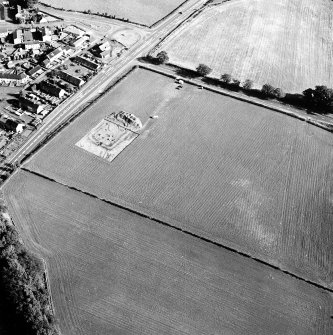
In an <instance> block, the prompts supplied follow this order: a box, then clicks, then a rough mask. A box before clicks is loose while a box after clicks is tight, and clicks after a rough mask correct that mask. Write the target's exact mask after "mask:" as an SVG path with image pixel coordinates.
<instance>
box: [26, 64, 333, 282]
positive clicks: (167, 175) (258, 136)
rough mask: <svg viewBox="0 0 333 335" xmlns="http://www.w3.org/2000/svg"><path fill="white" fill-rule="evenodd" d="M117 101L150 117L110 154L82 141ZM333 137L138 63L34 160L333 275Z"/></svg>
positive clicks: (47, 171) (152, 211) (144, 209)
mask: <svg viewBox="0 0 333 335" xmlns="http://www.w3.org/2000/svg"><path fill="white" fill-rule="evenodd" d="M138 83H140V84H138ZM120 110H124V111H126V112H129V113H133V114H134V115H136V116H137V117H138V118H139V119H140V120H141V121H142V124H143V129H142V132H141V134H140V135H139V136H138V137H137V138H136V139H135V140H134V141H133V142H132V143H131V144H130V145H129V146H128V147H126V149H125V150H123V151H122V152H121V153H120V154H119V155H118V156H117V158H116V159H114V160H113V161H112V162H111V163H110V162H107V161H106V160H103V159H100V158H99V157H97V156H95V155H93V154H90V153H88V152H87V151H85V150H83V149H81V148H79V147H77V146H76V145H75V144H76V143H77V142H78V141H79V140H80V139H81V138H82V137H83V136H85V135H86V134H87V133H88V132H89V131H90V130H91V129H93V128H94V127H95V126H96V124H98V122H100V120H101V119H102V118H103V117H104V116H105V115H108V114H110V113H112V112H117V111H120ZM149 115H155V116H158V118H155V119H151V118H149ZM332 146H333V140H332V134H330V133H328V132H326V131H324V130H322V129H319V128H317V127H315V126H311V125H309V124H307V123H305V122H301V121H299V120H296V119H293V118H291V117H288V116H285V115H282V114H279V113H276V112H272V111H270V110H266V109H264V108H260V107H257V106H254V105H251V104H248V103H244V102H241V101H238V100H235V99H232V98H229V97H226V96H222V95H219V94H215V93H212V92H209V91H207V90H199V89H198V88H197V87H196V86H192V85H185V86H184V88H182V89H181V90H177V89H176V85H175V84H174V82H173V80H172V79H171V78H167V77H165V76H162V75H159V74H156V73H153V72H151V71H147V70H142V69H140V70H137V71H135V72H134V73H132V74H131V75H130V76H129V77H128V78H127V79H125V80H124V81H122V82H121V83H120V84H119V85H118V86H116V87H115V88H113V89H112V90H111V91H110V92H109V93H108V94H107V95H106V96H104V97H103V98H102V99H101V100H100V101H99V102H98V103H97V104H95V105H94V106H93V107H91V108H90V110H88V111H87V112H86V113H85V114H83V115H82V116H81V117H80V118H79V119H78V120H76V121H75V122H74V123H73V124H72V125H70V126H68V127H67V128H66V129H65V130H63V131H62V132H61V133H60V134H59V135H58V136H56V137H55V138H54V140H52V141H51V142H50V143H49V144H48V145H47V146H46V147H45V148H43V149H42V150H40V151H39V152H38V153H37V154H36V155H35V156H34V157H33V159H32V160H30V161H29V162H28V163H27V164H26V167H27V168H28V169H30V170H33V171H35V172H37V173H39V174H42V175H45V176H47V177H49V178H52V179H55V180H57V181H58V182H60V183H63V184H66V185H70V186H73V187H75V188H77V189H80V190H84V191H87V192H90V193H91V194H94V195H96V196H98V197H100V198H103V199H107V200H109V201H111V202H115V203H117V204H120V205H122V206H125V207H127V208H131V209H133V210H135V211H138V212H141V213H144V214H145V215H147V216H149V217H154V218H156V219H159V220H162V221H164V222H167V223H169V224H172V225H174V226H177V227H180V228H182V229H185V230H188V231H190V232H192V233H194V234H197V235H200V236H203V237H205V238H207V239H210V240H212V241H215V242H218V243H220V244H223V245H226V246H228V247H231V248H234V249H236V250H238V251H241V252H244V253H247V254H250V255H251V256H254V257H258V258H260V259H262V260H265V261H266V262H269V263H271V264H274V265H276V266H279V267H281V268H283V269H286V270H288V271H290V272H293V273H295V274H297V275H299V276H302V277H304V278H306V279H310V280H313V281H316V282H317V283H320V284H322V285H325V286H329V287H332V281H333V266H332V264H333V249H332V247H331V246H332V241H333V227H332V224H331V223H332V221H333V211H332V192H333V184H332V178H331V173H332V166H333V151H332Z"/></svg>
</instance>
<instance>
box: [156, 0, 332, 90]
mask: <svg viewBox="0 0 333 335" xmlns="http://www.w3.org/2000/svg"><path fill="white" fill-rule="evenodd" d="M332 22H333V2H332V1H329V0H316V1H313V0H274V1H271V0H251V1H248V0H237V1H231V2H226V3H224V4H222V5H220V6H215V7H213V8H211V9H208V10H206V11H205V12H203V13H202V14H201V15H199V16H198V17H197V18H196V19H194V20H193V21H192V22H190V23H189V24H187V25H185V26H184V28H183V29H182V30H181V32H180V33H179V34H176V35H173V36H174V37H173V38H171V39H170V40H168V41H167V42H166V43H165V44H164V45H163V46H162V47H161V48H162V49H164V50H166V51H167V52H168V54H169V56H170V61H171V62H172V63H175V64H178V65H181V66H185V67H189V68H192V69H194V68H196V66H197V65H198V64H199V63H205V64H207V65H209V66H210V67H212V69H213V73H212V74H213V75H214V76H217V77H220V76H221V74H223V73H230V74H231V75H232V76H233V77H234V78H237V79H239V80H242V81H244V80H246V79H252V80H253V81H254V82H255V84H256V86H257V87H261V86H262V85H263V84H265V83H267V82H268V83H271V84H272V85H273V86H275V87H281V88H282V89H283V90H285V91H287V92H290V93H301V92H302V91H303V90H305V89H306V88H309V87H313V86H314V85H321V84H323V85H327V86H332V79H333V77H332V73H333V65H332V64H333V63H332V56H333V43H332V31H333V25H332Z"/></svg>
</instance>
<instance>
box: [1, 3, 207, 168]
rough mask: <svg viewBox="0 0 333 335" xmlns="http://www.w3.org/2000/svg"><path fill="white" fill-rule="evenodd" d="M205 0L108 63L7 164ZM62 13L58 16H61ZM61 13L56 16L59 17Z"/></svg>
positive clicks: (100, 90) (94, 94)
mask: <svg viewBox="0 0 333 335" xmlns="http://www.w3.org/2000/svg"><path fill="white" fill-rule="evenodd" d="M205 2H206V0H190V1H189V2H187V3H186V4H185V5H184V8H182V9H181V12H182V14H179V13H178V12H176V13H175V14H173V15H171V16H170V17H168V18H167V19H166V20H165V21H162V22H161V24H159V25H158V26H157V27H155V28H154V29H152V30H151V33H150V35H147V36H146V38H145V39H143V40H141V43H138V44H136V45H135V46H134V47H132V48H131V49H130V50H128V51H127V52H126V53H124V54H123V55H122V56H121V58H119V59H117V60H115V61H114V62H111V63H110V64H109V65H107V66H106V67H105V68H104V69H103V70H102V71H101V72H99V74H97V75H96V76H95V77H94V78H92V79H91V80H90V81H89V82H88V83H87V84H86V85H85V86H84V87H83V88H82V89H81V90H80V91H79V92H78V93H76V94H75V95H74V96H72V97H70V98H69V99H67V100H66V101H65V102H64V103H62V104H61V105H60V106H59V107H57V108H56V109H54V110H53V112H52V113H51V114H50V115H49V116H47V117H46V119H45V121H44V124H43V125H42V126H41V127H40V128H39V129H38V130H37V131H36V132H35V133H33V134H32V135H31V137H30V138H29V139H28V140H27V142H25V143H24V145H22V146H21V147H20V148H19V149H18V150H17V151H16V152H15V153H14V154H13V155H12V156H10V157H9V158H8V160H7V162H8V163H15V162H21V161H22V159H23V158H24V157H25V156H26V155H27V154H28V153H29V152H31V151H32V150H33V149H34V148H35V147H36V146H37V145H38V143H40V142H41V141H42V140H43V139H44V138H45V137H46V136H47V135H48V134H49V133H51V132H53V131H54V130H55V129H56V128H57V127H58V126H59V125H60V124H62V123H64V122H65V121H66V120H67V119H68V118H69V117H70V116H71V115H73V114H75V113H77V112H78V111H79V110H80V109H82V108H83V106H84V105H85V104H86V103H87V102H88V101H90V100H93V99H94V98H96V97H97V95H99V94H100V93H101V92H102V91H103V90H105V88H106V87H107V86H109V85H110V83H111V82H112V81H113V80H114V79H115V78H117V77H118V76H119V75H120V74H122V73H124V72H125V71H126V70H128V69H130V68H131V67H132V66H133V65H134V61H135V60H136V58H138V57H140V56H143V55H146V54H147V53H148V51H149V50H150V49H151V48H152V47H153V46H154V45H156V44H157V43H158V42H159V41H160V40H161V39H162V38H163V37H164V36H165V35H166V34H168V33H169V32H170V31H172V30H173V29H174V28H175V27H177V25H179V24H180V23H181V22H182V21H184V20H186V18H187V17H189V16H190V15H191V14H192V13H193V11H195V10H196V9H197V8H199V7H200V6H201V5H203V4H204V3H205ZM60 13H61V12H60ZM60 13H58V15H59V16H60Z"/></svg>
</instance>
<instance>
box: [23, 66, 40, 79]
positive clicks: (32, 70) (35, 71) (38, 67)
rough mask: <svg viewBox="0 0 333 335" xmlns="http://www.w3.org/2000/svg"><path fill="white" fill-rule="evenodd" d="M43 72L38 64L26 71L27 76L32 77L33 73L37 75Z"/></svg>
mask: <svg viewBox="0 0 333 335" xmlns="http://www.w3.org/2000/svg"><path fill="white" fill-rule="evenodd" d="M42 73H43V69H42V67H41V66H40V65H37V66H35V67H34V68H32V69H31V70H30V71H28V72H27V74H28V76H30V77H32V76H34V75H39V74H42Z"/></svg>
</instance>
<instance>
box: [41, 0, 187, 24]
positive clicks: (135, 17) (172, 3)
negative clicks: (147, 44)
mask: <svg viewBox="0 0 333 335" xmlns="http://www.w3.org/2000/svg"><path fill="white" fill-rule="evenodd" d="M184 1H185V0H168V1H165V0H153V1H152V0H108V1H106V0H95V1H88V0H83V1H82V0H71V1H68V0H43V3H45V4H47V5H50V6H53V7H55V8H63V9H66V10H68V9H71V10H75V11H85V10H90V11H91V12H92V13H107V14H108V15H115V16H116V17H117V18H125V19H129V20H130V21H132V22H137V23H140V24H144V25H147V26H151V25H152V24H154V23H155V22H156V21H159V20H161V19H163V18H164V17H165V16H167V15H168V14H169V13H170V12H172V11H173V10H174V9H176V8H177V7H178V6H180V5H181V4H182V3H183V2H184Z"/></svg>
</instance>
